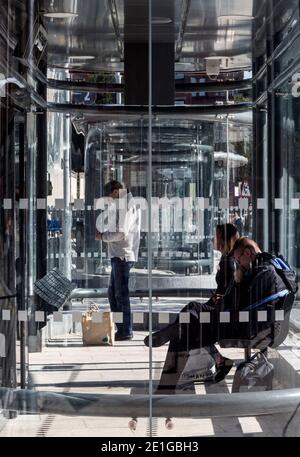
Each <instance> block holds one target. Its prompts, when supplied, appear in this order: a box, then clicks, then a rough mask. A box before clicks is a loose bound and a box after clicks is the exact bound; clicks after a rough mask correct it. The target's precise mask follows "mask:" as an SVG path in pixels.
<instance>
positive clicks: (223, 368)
mask: <svg viewBox="0 0 300 457" xmlns="http://www.w3.org/2000/svg"><path fill="white" fill-rule="evenodd" d="M232 366H233V360H231V359H225V360H224V361H223V362H222V363H219V364H218V365H216V373H215V377H214V382H220V381H222V380H223V379H224V378H225V377H226V376H227V375H228V373H229V371H230V370H231V368H232Z"/></svg>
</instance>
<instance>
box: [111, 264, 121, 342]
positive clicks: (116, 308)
mask: <svg viewBox="0 0 300 457" xmlns="http://www.w3.org/2000/svg"><path fill="white" fill-rule="evenodd" d="M116 270H117V267H116V260H115V258H113V259H111V274H110V280H109V286H108V301H109V304H110V310H111V311H112V312H113V313H121V312H122V308H120V307H119V304H118V302H117V300H116V297H115V282H116V281H115V276H116ZM116 326H117V329H118V333H122V330H123V324H121V323H116Z"/></svg>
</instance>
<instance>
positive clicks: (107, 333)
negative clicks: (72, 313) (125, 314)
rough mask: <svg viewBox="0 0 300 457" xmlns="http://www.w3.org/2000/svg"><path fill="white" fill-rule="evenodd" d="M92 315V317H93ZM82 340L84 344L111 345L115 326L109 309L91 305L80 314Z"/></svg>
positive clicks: (113, 339) (113, 340)
mask: <svg viewBox="0 0 300 457" xmlns="http://www.w3.org/2000/svg"><path fill="white" fill-rule="evenodd" d="M93 316H94V319H93ZM81 322H82V342H83V344H84V345H85V346H113V345H114V342H115V327H114V322H113V317H112V313H111V312H110V311H104V312H99V309H98V308H96V307H91V308H90V309H89V310H88V311H87V312H86V313H83V314H82V321H81Z"/></svg>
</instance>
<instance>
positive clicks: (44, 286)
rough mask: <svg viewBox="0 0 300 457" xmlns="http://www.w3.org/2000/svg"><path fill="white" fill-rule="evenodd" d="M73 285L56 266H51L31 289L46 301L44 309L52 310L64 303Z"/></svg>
mask: <svg viewBox="0 0 300 457" xmlns="http://www.w3.org/2000/svg"><path fill="white" fill-rule="evenodd" d="M75 287H76V285H75V284H72V282H71V281H70V280H69V279H68V278H66V277H65V276H64V275H63V274H62V273H61V272H60V271H59V270H58V269H57V268H53V269H52V270H50V271H49V272H48V273H47V274H46V275H45V276H43V278H41V279H39V280H38V281H36V282H35V283H34V286H33V291H34V292H35V293H36V294H37V295H38V296H39V297H40V298H42V299H43V300H44V302H46V305H45V306H44V308H45V311H49V312H53V311H57V310H58V309H59V308H60V307H61V306H62V305H64V303H65V302H66V301H67V299H68V298H69V296H70V295H71V292H72V290H73V289H74V288H75Z"/></svg>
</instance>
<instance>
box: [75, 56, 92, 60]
mask: <svg viewBox="0 0 300 457" xmlns="http://www.w3.org/2000/svg"><path fill="white" fill-rule="evenodd" d="M69 58H70V59H72V60H93V59H95V56H69Z"/></svg>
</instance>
